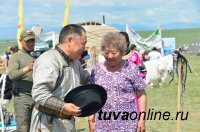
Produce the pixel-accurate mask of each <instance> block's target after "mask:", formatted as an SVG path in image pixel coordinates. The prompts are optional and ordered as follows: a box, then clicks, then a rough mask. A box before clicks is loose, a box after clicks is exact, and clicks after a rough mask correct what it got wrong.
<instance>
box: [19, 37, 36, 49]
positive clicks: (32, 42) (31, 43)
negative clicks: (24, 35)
mask: <svg viewBox="0 0 200 132" xmlns="http://www.w3.org/2000/svg"><path fill="white" fill-rule="evenodd" d="M21 44H22V47H23V48H24V49H25V50H26V51H29V52H31V51H33V50H34V46H35V39H29V40H28V41H24V40H21Z"/></svg>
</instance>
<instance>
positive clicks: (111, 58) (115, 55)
mask: <svg viewBox="0 0 200 132" xmlns="http://www.w3.org/2000/svg"><path fill="white" fill-rule="evenodd" d="M103 55H104V57H105V59H106V61H107V64H108V65H110V66H117V65H119V64H120V63H121V59H122V53H121V52H120V50H119V49H118V48H116V47H114V46H113V45H110V46H108V47H106V48H105V49H104V50H103Z"/></svg>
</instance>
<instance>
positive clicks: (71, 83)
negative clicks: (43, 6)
mask: <svg viewBox="0 0 200 132" xmlns="http://www.w3.org/2000/svg"><path fill="white" fill-rule="evenodd" d="M86 42H87V37H86V31H85V30H84V29H83V28H82V27H81V26H79V25H75V24H70V25H67V26H64V27H63V28H62V30H61V32H60V35H59V44H58V45H57V46H56V48H55V49H54V50H50V51H47V52H45V53H43V54H42V55H41V56H40V57H39V58H38V59H37V60H36V62H35V63H34V67H33V88H32V97H33V100H34V102H35V107H34V109H33V113H32V118H31V128H30V131H31V132H38V131H40V132H41V131H42V132H43V131H45V132H46V131H53V132H57V131H59V132H72V131H75V120H74V117H73V116H78V115H79V114H80V113H81V110H80V108H79V107H77V106H75V105H74V104H72V103H65V102H64V101H63V100H64V97H65V96H66V94H67V93H68V92H69V91H70V90H72V89H73V88H75V87H77V86H79V85H80V84H81V83H85V82H87V81H88V80H89V75H88V74H87V73H86V72H85V71H84V70H83V69H82V67H81V64H80V62H79V61H78V60H79V59H80V58H81V54H82V53H83V51H84V49H85V45H86Z"/></svg>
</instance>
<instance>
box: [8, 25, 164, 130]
mask: <svg viewBox="0 0 200 132" xmlns="http://www.w3.org/2000/svg"><path fill="white" fill-rule="evenodd" d="M35 40H36V37H35V33H34V32H33V31H31V30H23V31H22V32H21V34H20V43H21V45H22V49H20V50H19V51H18V50H17V48H16V47H15V48H14V47H11V48H10V50H9V53H8V54H7V57H6V62H5V67H6V74H7V75H8V76H7V78H8V80H10V84H11V83H12V86H10V87H12V88H11V90H13V95H14V109H15V119H16V122H17V131H19V132H28V131H30V132H46V131H57V130H59V131H60V132H69V131H70V132H71V131H75V119H74V116H78V115H80V113H81V108H79V107H78V106H76V105H75V104H72V103H65V102H64V101H63V100H64V97H65V95H66V94H67V93H68V92H69V91H71V90H72V89H74V88H76V87H77V86H80V85H82V84H88V83H92V84H98V85H100V86H103V87H104V88H105V90H106V91H107V101H106V103H105V105H104V107H103V108H102V110H103V111H106V112H109V111H115V112H123V111H126V112H132V111H135V112H137V113H139V112H145V111H146V107H147V97H146V93H145V89H146V84H145V81H144V79H145V76H146V73H147V71H146V70H145V66H144V61H147V60H153V59H158V58H160V57H161V55H160V53H159V52H158V50H157V49H156V47H154V48H153V51H152V52H150V53H148V54H147V52H146V51H144V50H141V51H140V52H138V51H137V47H136V45H134V44H130V41H129V38H128V34H127V33H126V32H110V33H108V34H106V35H105V36H104V37H103V39H102V42H101V51H102V53H103V57H104V59H105V60H104V61H103V62H101V63H99V64H97V65H96V66H95V67H94V68H93V69H92V71H91V74H89V72H88V71H86V70H84V69H85V68H87V61H88V60H89V59H90V58H91V57H90V55H89V54H88V53H87V51H84V50H85V45H86V43H87V33H86V31H85V29H84V28H83V27H81V26H79V25H76V24H69V25H66V26H64V27H63V28H62V29H61V31H60V35H59V44H58V45H57V46H56V47H55V49H52V50H49V51H46V52H45V53H43V54H42V55H40V56H39V57H38V58H37V59H36V60H35V59H34V58H33V57H32V56H31V54H30V53H31V52H32V51H33V50H34V45H35ZM88 123H89V126H90V131H91V132H94V131H95V132H105V131H116V132H120V131H131V132H134V131H137V132H145V120H144V119H143V118H142V117H141V118H140V119H139V120H122V119H119V120H117V121H116V120H114V119H110V120H109V121H108V120H99V118H98V113H96V114H95V115H91V116H89V117H88Z"/></svg>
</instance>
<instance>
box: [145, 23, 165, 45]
mask: <svg viewBox="0 0 200 132" xmlns="http://www.w3.org/2000/svg"><path fill="white" fill-rule="evenodd" d="M144 42H145V43H146V44H147V45H148V46H151V47H156V48H162V37H161V28H160V26H159V27H158V28H157V29H156V31H155V32H153V33H152V34H151V35H150V36H149V37H148V38H147V39H145V40H144Z"/></svg>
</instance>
